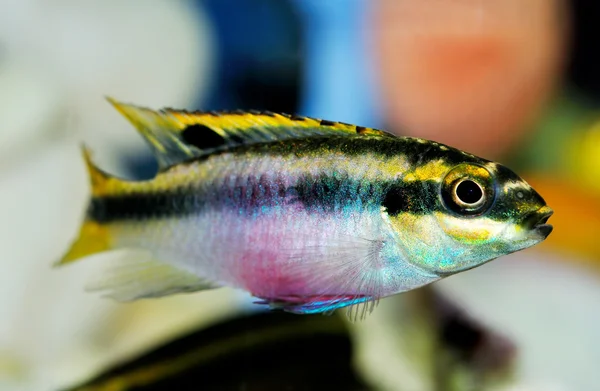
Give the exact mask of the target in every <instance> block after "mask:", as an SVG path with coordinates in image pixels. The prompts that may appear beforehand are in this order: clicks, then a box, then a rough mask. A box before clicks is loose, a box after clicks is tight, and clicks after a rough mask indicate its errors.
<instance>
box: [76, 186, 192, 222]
mask: <svg viewBox="0 0 600 391" xmlns="http://www.w3.org/2000/svg"><path fill="white" fill-rule="evenodd" d="M201 208H202V201H201V200H200V198H199V197H198V196H195V195H193V194H185V193H184V192H181V191H179V192H166V193H156V194H152V193H151V194H146V193H138V194H135V193H132V194H126V195H119V196H110V197H94V198H92V200H91V203H90V206H89V208H88V219H90V220H93V221H97V222H99V223H109V222H113V221H122V220H143V219H158V218H165V217H178V216H186V215H189V214H192V213H194V212H195V211H198V210H201Z"/></svg>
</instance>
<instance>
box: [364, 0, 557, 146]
mask: <svg viewBox="0 0 600 391" xmlns="http://www.w3.org/2000/svg"><path fill="white" fill-rule="evenodd" d="M374 4H375V9H374V10H373V11H374V12H373V19H372V21H373V29H374V32H375V37H374V40H375V58H376V61H377V66H378V68H379V72H378V75H379V78H380V85H381V90H382V94H383V98H384V100H383V101H384V105H385V107H384V110H385V116H386V119H387V121H388V124H390V125H391V127H392V129H395V131H397V132H399V131H401V132H403V133H404V134H406V135H412V136H418V137H424V138H428V139H433V140H436V141H440V142H443V143H447V144H450V145H453V146H456V147H458V148H461V149H465V150H468V151H469V152H472V153H476V154H481V155H484V156H487V157H490V158H495V157H497V156H500V155H501V154H502V153H503V152H505V151H507V150H508V149H510V148H511V147H513V146H514V145H515V144H516V143H517V142H518V141H519V140H520V139H521V137H522V136H523V134H524V132H525V131H526V129H527V125H529V124H530V123H531V121H532V120H533V119H534V118H535V116H536V114H537V113H538V111H539V110H540V108H541V106H542V105H543V103H544V102H545V101H546V100H547V99H548V97H549V96H550V94H551V93H552V90H553V87H554V86H555V84H556V82H557V81H558V79H559V78H560V75H561V71H562V68H563V62H564V58H565V46H566V45H565V44H566V42H567V37H568V28H567V27H568V18H567V17H566V12H565V11H566V7H565V4H564V2H563V1H562V0H527V1H523V0H420V1H413V0H379V1H377V2H375V3H374Z"/></svg>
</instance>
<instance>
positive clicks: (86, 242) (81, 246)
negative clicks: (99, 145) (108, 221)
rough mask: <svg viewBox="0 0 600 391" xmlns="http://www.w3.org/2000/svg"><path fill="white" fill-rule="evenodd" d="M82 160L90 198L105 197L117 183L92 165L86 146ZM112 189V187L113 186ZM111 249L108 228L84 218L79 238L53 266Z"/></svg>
mask: <svg viewBox="0 0 600 391" xmlns="http://www.w3.org/2000/svg"><path fill="white" fill-rule="evenodd" d="M82 153H83V159H84V161H85V164H86V167H87V170H88V174H89V177H90V183H91V187H92V197H99V196H103V195H106V194H107V193H109V192H110V191H111V190H110V188H111V181H112V182H114V181H119V180H118V179H116V178H113V177H110V176H109V175H108V174H106V173H104V172H103V171H101V170H100V169H99V168H98V167H96V166H95V165H94V163H93V162H92V159H91V155H90V151H89V149H88V148H87V147H86V146H82ZM113 187H114V186H113ZM110 249H111V240H110V234H109V230H108V227H106V226H105V225H102V224H100V223H98V222H96V221H92V220H90V219H89V218H88V216H86V217H85V220H84V221H83V223H82V224H81V228H80V230H79V236H78V237H77V239H76V240H75V241H74V242H73V244H72V245H71V248H70V249H69V251H68V252H67V253H66V254H65V255H64V256H63V257H62V259H61V260H60V261H58V262H57V263H56V265H55V266H59V265H65V264H68V263H72V262H75V261H77V260H79V259H81V258H84V257H86V256H88V255H92V254H96V253H100V252H103V251H107V250H110Z"/></svg>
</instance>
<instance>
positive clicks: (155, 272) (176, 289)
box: [86, 253, 220, 302]
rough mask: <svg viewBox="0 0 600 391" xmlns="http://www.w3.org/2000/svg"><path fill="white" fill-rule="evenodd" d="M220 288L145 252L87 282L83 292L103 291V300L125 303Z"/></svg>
mask: <svg viewBox="0 0 600 391" xmlns="http://www.w3.org/2000/svg"><path fill="white" fill-rule="evenodd" d="M219 287H220V286H219V285H218V284H216V283H214V282H212V281H208V280H206V279H204V278H201V277H198V276H196V275H195V274H193V273H190V272H188V271H185V270H182V269H181V268H178V267H177V266H173V265H171V264H168V263H165V262H162V261H159V260H156V259H154V258H152V257H151V256H150V255H149V254H147V253H133V254H131V255H130V256H128V257H127V258H124V259H120V260H119V262H118V263H117V262H115V263H114V265H112V266H111V267H109V268H108V269H107V270H106V272H105V273H103V274H101V275H99V276H98V277H97V278H95V279H93V280H92V281H90V282H89V283H88V285H87V286H86V290H87V291H90V292H103V293H104V296H105V297H109V298H112V299H114V300H116V301H120V302H128V301H135V300H138V299H145V298H158V297H164V296H170V295H175V294H179V293H190V292H196V291H201V290H207V289H214V288H219Z"/></svg>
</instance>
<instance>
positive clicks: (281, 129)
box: [107, 98, 394, 170]
mask: <svg viewBox="0 0 600 391" xmlns="http://www.w3.org/2000/svg"><path fill="white" fill-rule="evenodd" d="M107 100H108V101H109V102H110V103H111V104H112V105H113V106H114V107H115V108H116V109H117V110H118V111H119V112H121V113H122V114H123V115H124V116H125V117H126V118H127V119H128V120H129V121H130V122H131V123H132V124H133V125H135V127H136V128H137V129H138V131H139V132H140V133H141V134H142V135H143V136H144V138H145V139H146V141H147V142H148V143H149V144H150V146H151V147H152V149H153V152H154V154H155V155H156V158H157V160H158V164H159V168H160V169H161V170H164V169H166V168H168V167H170V166H172V165H174V164H177V163H180V162H182V161H185V160H189V159H191V158H194V157H200V156H205V155H207V154H210V153H214V152H216V151H221V150H224V149H229V148H232V147H236V146H240V145H248V144H254V143H264V142H272V141H280V140H287V139H294V138H305V137H319V136H336V135H337V136H355V135H357V134H359V135H371V136H384V137H394V136H393V135H391V134H389V133H386V132H383V131H380V130H376V129H371V128H365V127H362V126H355V125H350V124H345V123H341V122H332V121H327V120H320V119H315V118H308V117H300V116H293V115H289V114H278V113H272V112H268V111H265V112H259V111H232V112H198V111H197V112H188V111H185V110H174V109H169V108H167V109H162V110H158V111H155V110H151V109H148V108H144V107H139V106H135V105H130V104H125V103H121V102H118V101H116V100H115V99H112V98H107Z"/></svg>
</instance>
